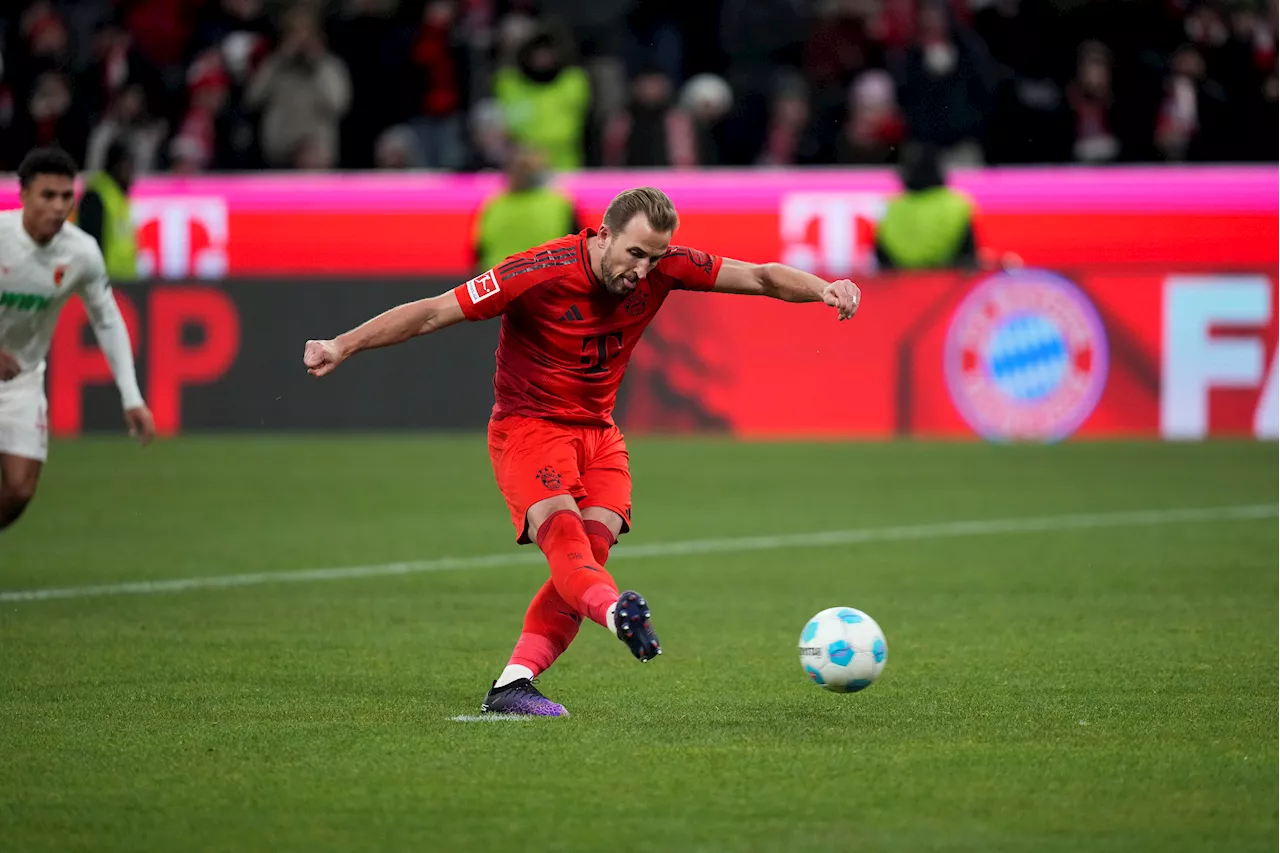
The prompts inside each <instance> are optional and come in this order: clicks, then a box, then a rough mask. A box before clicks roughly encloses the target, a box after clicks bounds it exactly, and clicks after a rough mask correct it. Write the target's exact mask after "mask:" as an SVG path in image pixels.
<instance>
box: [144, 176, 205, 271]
mask: <svg viewBox="0 0 1280 853" xmlns="http://www.w3.org/2000/svg"><path fill="white" fill-rule="evenodd" d="M132 208H133V224H134V226H135V228H136V229H137V235H138V274H139V275H141V276H142V277H143V278H149V277H152V276H157V277H159V278H191V277H192V276H194V277H197V278H221V277H222V276H225V275H226V274H227V231H228V228H227V204H226V201H224V200H223V199H222V198H220V197H217V196H143V197H140V198H138V199H136V200H134V201H133V203H132Z"/></svg>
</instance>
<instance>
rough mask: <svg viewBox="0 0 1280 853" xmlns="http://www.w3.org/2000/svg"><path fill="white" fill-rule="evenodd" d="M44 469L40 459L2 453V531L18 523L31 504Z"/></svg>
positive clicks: (0, 511) (0, 520)
mask: <svg viewBox="0 0 1280 853" xmlns="http://www.w3.org/2000/svg"><path fill="white" fill-rule="evenodd" d="M43 467H44V463H43V462H41V461H40V460H39V459H29V458H27V457H25V456H15V455H13V454H11V453H0V530H4V529H5V528H6V527H8V526H9V525H11V524H13V523H14V522H15V521H17V520H18V516H20V515H22V513H23V510H25V509H26V508H27V505H28V504H30V503H31V499H32V498H34V497H35V495H36V484H37V483H38V482H40V471H41V469H42V468H43Z"/></svg>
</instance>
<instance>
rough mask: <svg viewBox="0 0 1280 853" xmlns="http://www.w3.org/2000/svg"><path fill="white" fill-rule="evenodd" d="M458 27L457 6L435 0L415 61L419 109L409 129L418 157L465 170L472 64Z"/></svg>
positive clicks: (422, 26) (424, 19)
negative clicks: (414, 138) (466, 115)
mask: <svg viewBox="0 0 1280 853" xmlns="http://www.w3.org/2000/svg"><path fill="white" fill-rule="evenodd" d="M456 24H457V4H456V3H455V2H452V0H431V2H429V3H427V5H426V6H425V7H424V8H423V11H422V21H421V23H420V24H419V25H418V31H417V34H416V36H415V37H414V41H413V47H412V54H411V57H410V58H411V62H412V74H413V82H414V84H415V85H414V86H412V87H411V88H412V90H413V95H414V97H415V105H414V108H413V109H412V111H411V114H412V116H413V118H412V119H410V122H409V125H410V126H411V127H412V128H413V129H414V131H415V132H416V133H417V135H418V145H419V148H420V154H419V157H418V159H420V160H421V161H422V164H423V165H425V166H428V167H430V168H433V169H460V168H462V166H463V164H464V163H465V162H466V160H467V154H466V140H465V136H464V127H465V121H464V116H465V111H466V106H467V98H468V97H469V94H470V92H469V89H468V81H469V76H470V63H469V61H468V57H467V50H466V45H465V44H463V43H462V42H461V41H460V40H459V37H458V32H459V30H458V27H457V26H456Z"/></svg>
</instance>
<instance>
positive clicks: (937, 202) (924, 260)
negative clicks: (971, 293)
mask: <svg viewBox="0 0 1280 853" xmlns="http://www.w3.org/2000/svg"><path fill="white" fill-rule="evenodd" d="M900 173H901V177H902V186H903V192H902V193H901V194H900V195H899V196H898V197H897V198H894V199H892V200H891V201H890V202H889V207H888V209H887V210H886V211H885V214H884V219H883V220H881V222H880V226H879V228H877V230H876V262H877V264H879V266H880V268H881V269H890V270H906V269H941V268H947V267H961V268H972V267H975V266H977V263H978V249H977V245H976V240H975V238H974V235H973V206H972V203H971V202H970V201H969V199H968V198H967V197H966V196H964V195H963V194H961V193H959V192H957V191H955V190H953V189H950V188H949V187H948V186H947V185H946V180H945V178H944V176H943V172H942V165H941V152H940V151H939V150H938V149H937V148H936V147H935V146H933V145H929V144H927V143H915V144H912V145H908V146H905V147H904V149H903V155H902V160H901V167H900Z"/></svg>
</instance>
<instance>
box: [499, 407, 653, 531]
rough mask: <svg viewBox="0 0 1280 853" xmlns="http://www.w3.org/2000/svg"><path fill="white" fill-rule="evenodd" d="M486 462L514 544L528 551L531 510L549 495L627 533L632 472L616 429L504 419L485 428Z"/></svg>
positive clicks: (532, 419) (514, 418)
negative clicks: (602, 515) (613, 520)
mask: <svg viewBox="0 0 1280 853" xmlns="http://www.w3.org/2000/svg"><path fill="white" fill-rule="evenodd" d="M489 460H490V461H491V462H492V463H493V474H494V476H495V477H497V479H498V488H499V489H500V490H501V491H502V497H503V498H505V499H506V501H507V507H508V509H510V510H511V523H512V524H514V525H515V528H516V542H517V544H520V545H527V544H529V543H530V542H531V541H532V540H531V539H530V538H529V531H528V529H527V526H528V525H527V521H526V516H527V514H528V512H529V507H531V506H533V505H534V504H536V503H537V502H538V501H541V500H546V499H547V498H549V497H552V496H553V495H572V496H573V499H574V500H576V501H577V502H578V506H579V507H580V508H583V509H585V508H586V507H591V506H598V507H603V508H604V509H609V510H613V511H614V512H616V513H617V514H618V515H620V516H622V532H623V533H625V532H627V531H628V530H630V529H631V469H630V467H629V465H628V463H629V461H630V457H629V456H628V455H627V445H626V442H624V441H623V440H622V431H621V430H619V429H618V428H617V427H616V426H608V427H600V426H568V425H566V424H557V423H552V422H551V421H545V420H541V419H539V418H528V417H524V416H521V415H508V416H507V417H505V418H501V419H500V420H496V421H490V422H489Z"/></svg>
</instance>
